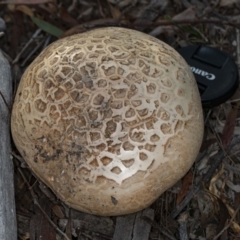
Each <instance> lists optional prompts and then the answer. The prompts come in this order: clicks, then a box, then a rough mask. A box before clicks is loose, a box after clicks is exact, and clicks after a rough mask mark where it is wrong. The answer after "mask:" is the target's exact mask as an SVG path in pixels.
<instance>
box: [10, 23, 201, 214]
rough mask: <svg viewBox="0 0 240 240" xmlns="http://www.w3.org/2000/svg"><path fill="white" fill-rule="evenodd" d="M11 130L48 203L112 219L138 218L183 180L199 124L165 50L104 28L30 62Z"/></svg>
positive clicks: (185, 71)
mask: <svg viewBox="0 0 240 240" xmlns="http://www.w3.org/2000/svg"><path fill="white" fill-rule="evenodd" d="M11 130H12V136H13V139H14V142H15V144H16V147H17V148H18V150H19V152H20V154H21V155H22V157H23V158H24V159H25V161H26V162H27V164H28V165H29V167H30V168H31V169H32V171H33V172H34V173H35V174H36V175H37V177H38V178H39V179H40V180H42V181H43V182H44V183H45V184H46V185H48V186H49V187H50V188H51V189H52V190H53V192H54V193H55V194H56V195H57V197H59V198H60V199H61V200H62V201H63V202H65V203H66V204H67V205H69V206H70V207H72V208H75V209H78V210H81V211H84V212H88V213H93V214H97V215H112V216H113V215H121V214H128V213H132V212H136V211H139V210H142V209H143V208H145V207H147V206H149V205H150V204H152V203H153V202H154V201H155V200H156V199H157V198H158V197H159V196H160V195H161V194H162V193H163V192H164V191H165V190H167V189H168V188H170V187H171V186H172V185H173V184H175V183H176V182H177V181H178V180H179V179H180V178H181V177H183V175H184V174H185V173H186V172H187V171H188V170H189V168H190V167H191V165H192V164H193V162H194V160H195V158H196V156H197V154H198V151H199V148H200V145H201V141H202V136H203V115H202V107H201V101H200V96H199V92H198V88H197V84H196V82H195V79H194V76H193V74H192V72H191V70H190V68H189V66H188V65H187V63H186V62H185V61H184V59H183V58H182V57H181V56H180V55H179V54H178V53H177V52H176V51H175V50H174V49H173V48H171V47H170V46H168V45H167V44H165V43H163V42H162V41H160V40H158V39H156V38H154V37H151V36H149V35H147V34H144V33H141V32H138V31H135V30H129V29H123V28H115V27H109V28H100V29H95V30H92V31H89V32H86V33H82V34H77V35H73V36H70V37H66V38H63V39H61V40H58V41H56V42H54V43H52V44H51V45H50V46H48V47H47V48H46V49H45V50H44V51H43V52H42V53H41V54H40V55H39V56H38V57H37V58H36V59H35V60H34V61H33V62H32V64H31V65H30V66H29V67H28V68H27V70H26V71H25V73H24V75H23V76H22V79H21V82H20V84H19V87H18V90H17V93H16V97H15V101H14V105H13V111H12V119H11Z"/></svg>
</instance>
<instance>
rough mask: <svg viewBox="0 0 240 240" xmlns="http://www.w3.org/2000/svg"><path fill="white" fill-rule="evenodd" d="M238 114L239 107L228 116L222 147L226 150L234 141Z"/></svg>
mask: <svg viewBox="0 0 240 240" xmlns="http://www.w3.org/2000/svg"><path fill="white" fill-rule="evenodd" d="M237 113H238V107H234V108H233V109H232V110H231V111H230V113H229V114H228V116H227V119H226V122H225V126H224V128H223V132H222V145H223V148H224V149H226V148H227V147H228V145H229V144H230V142H231V140H232V137H233V133H234V127H235V122H236V118H237Z"/></svg>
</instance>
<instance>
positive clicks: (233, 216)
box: [213, 205, 240, 240]
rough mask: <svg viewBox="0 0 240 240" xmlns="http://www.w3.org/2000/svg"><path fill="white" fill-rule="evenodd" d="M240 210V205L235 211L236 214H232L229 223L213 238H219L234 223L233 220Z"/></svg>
mask: <svg viewBox="0 0 240 240" xmlns="http://www.w3.org/2000/svg"><path fill="white" fill-rule="evenodd" d="M239 210H240V205H238V207H237V209H236V211H235V212H234V214H233V215H232V217H231V219H230V221H229V223H228V224H227V225H226V226H225V227H224V228H223V229H222V230H221V231H220V232H219V233H218V234H217V235H216V236H215V237H214V238H213V240H217V239H218V238H219V237H220V236H221V235H222V234H223V233H224V232H225V231H226V230H227V229H228V228H229V227H230V226H231V225H232V222H233V220H234V218H235V217H236V215H237V214H238V212H239Z"/></svg>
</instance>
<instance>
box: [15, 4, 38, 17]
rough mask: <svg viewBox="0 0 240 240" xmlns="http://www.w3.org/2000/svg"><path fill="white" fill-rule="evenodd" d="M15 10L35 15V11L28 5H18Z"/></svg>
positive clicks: (31, 15)
mask: <svg viewBox="0 0 240 240" xmlns="http://www.w3.org/2000/svg"><path fill="white" fill-rule="evenodd" d="M15 10H17V11H20V12H23V13H25V14H26V15H28V16H30V17H33V16H34V13H33V11H32V9H31V8H30V7H28V6H26V5H18V6H16V7H15Z"/></svg>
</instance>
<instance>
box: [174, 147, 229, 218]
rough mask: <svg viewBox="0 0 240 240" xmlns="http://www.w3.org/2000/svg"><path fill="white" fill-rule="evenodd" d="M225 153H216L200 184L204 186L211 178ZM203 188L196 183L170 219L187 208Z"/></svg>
mask: <svg viewBox="0 0 240 240" xmlns="http://www.w3.org/2000/svg"><path fill="white" fill-rule="evenodd" d="M224 155H225V153H224V152H223V151H221V152H220V153H218V154H217V155H216V156H215V158H214V159H213V160H212V161H211V162H212V164H211V167H210V168H209V169H208V171H207V173H206V174H205V175H204V176H203V178H202V182H203V183H204V184H208V182H209V181H210V180H211V178H212V177H213V175H214V173H215V171H216V169H217V168H218V167H219V165H220V164H221V162H222V159H223V157H224ZM202 188H203V185H202V183H201V182H199V183H198V185H197V186H194V187H193V188H192V190H191V191H189V193H188V194H187V195H186V197H185V198H184V199H183V201H182V202H181V203H180V204H179V205H178V206H177V207H176V208H175V209H174V210H173V211H172V212H171V214H170V216H171V217H172V218H176V217H177V216H178V215H179V213H180V212H181V211H182V210H183V209H184V208H185V207H186V206H187V204H188V203H189V202H190V201H191V200H192V198H193V197H194V196H195V195H196V194H197V193H198V192H199V191H200V190H201V189H202Z"/></svg>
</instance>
